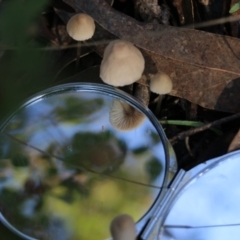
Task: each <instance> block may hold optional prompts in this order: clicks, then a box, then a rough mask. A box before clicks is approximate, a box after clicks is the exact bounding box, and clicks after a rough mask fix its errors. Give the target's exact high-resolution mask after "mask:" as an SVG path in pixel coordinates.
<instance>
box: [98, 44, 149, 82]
mask: <svg viewBox="0 0 240 240" xmlns="http://www.w3.org/2000/svg"><path fill="white" fill-rule="evenodd" d="M144 66H145V61H144V58H143V55H142V53H141V52H140V51H139V50H138V49H137V48H136V47H135V46H134V45H133V44H132V43H130V42H127V41H123V40H115V41H112V42H110V43H109V44H108V46H107V47H106V49H105V51H104V55H103V60H102V63H101V66H100V77H101V79H102V80H103V82H105V83H107V84H109V85H112V86H117V87H118V86H125V85H129V84H132V83H134V82H136V81H137V80H139V79H140V78H141V76H142V73H143V70H144Z"/></svg>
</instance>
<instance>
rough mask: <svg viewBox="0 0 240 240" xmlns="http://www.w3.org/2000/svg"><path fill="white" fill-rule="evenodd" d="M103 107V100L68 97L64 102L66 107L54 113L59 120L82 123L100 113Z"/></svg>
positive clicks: (59, 108) (57, 109)
mask: <svg viewBox="0 0 240 240" xmlns="http://www.w3.org/2000/svg"><path fill="white" fill-rule="evenodd" d="M102 106H103V100H102V99H94V100H88V99H79V98H75V97H68V98H66V99H65V101H64V106H61V107H58V108H56V109H55V110H54V113H55V114H56V115H57V117H58V118H59V120H62V121H69V120H70V121H71V122H72V121H74V122H75V121H77V122H81V121H83V120H84V118H87V117H89V116H90V115H91V114H93V113H94V112H95V111H98V110H99V109H100V108H101V107H102Z"/></svg>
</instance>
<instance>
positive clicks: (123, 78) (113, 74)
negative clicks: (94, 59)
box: [67, 13, 172, 240]
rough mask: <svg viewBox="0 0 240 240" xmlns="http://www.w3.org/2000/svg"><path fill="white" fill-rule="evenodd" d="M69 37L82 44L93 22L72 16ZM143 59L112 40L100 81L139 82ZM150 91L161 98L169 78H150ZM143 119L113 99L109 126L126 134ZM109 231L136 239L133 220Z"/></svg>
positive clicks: (121, 239) (121, 219)
mask: <svg viewBox="0 0 240 240" xmlns="http://www.w3.org/2000/svg"><path fill="white" fill-rule="evenodd" d="M67 32H68V34H69V35H70V36H71V37H72V38H73V39H74V40H76V41H85V40H88V39H90V38H92V36H93V35H94V32H95V23H94V20H93V19H92V17H91V16H89V15H87V14H85V13H79V14H76V15H74V16H73V17H72V18H70V20H69V21H68V23H67ZM144 67H145V60H144V58H143V55H142V53H141V52H140V51H139V49H138V48H136V47H135V46H134V45H133V44H132V43H131V42H128V41H125V40H114V41H111V42H110V43H109V44H108V46H107V47H106V49H105V51H104V55H103V59H102V62H101V66H100V78H101V79H102V81H103V82H104V83H106V84H109V85H112V86H115V87H122V86H125V85H130V84H132V83H134V82H136V81H138V80H139V79H140V78H141V77H142V74H143V71H144ZM149 78H150V80H151V81H150V90H151V91H152V92H154V93H157V94H159V95H164V94H167V93H169V92H171V90H172V80H171V78H170V77H169V76H168V75H167V74H165V73H162V72H159V73H157V74H155V75H150V76H149ZM144 119H145V116H144V115H143V114H142V113H141V112H139V111H138V110H137V109H135V108H134V107H132V106H131V105H129V104H128V103H126V102H122V101H120V100H117V99H115V100H113V104H112V108H111V111H110V123H111V124H112V126H113V127H115V128H116V129H118V130H120V131H129V130H132V129H134V128H136V127H138V126H139V125H140V124H142V122H143V121H144ZM110 232H111V234H112V237H113V239H114V240H134V239H136V229H135V224H134V221H133V219H132V218H131V217H130V216H128V215H126V214H123V215H119V216H117V217H116V218H115V219H113V221H112V223H111V225H110Z"/></svg>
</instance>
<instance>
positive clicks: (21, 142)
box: [3, 133, 163, 189]
mask: <svg viewBox="0 0 240 240" xmlns="http://www.w3.org/2000/svg"><path fill="white" fill-rule="evenodd" d="M3 134H4V135H5V136H7V137H8V138H11V139H12V140H14V141H16V142H18V143H20V144H21V145H24V146H26V147H29V148H32V149H34V150H36V151H37V152H40V153H43V154H45V155H47V156H49V157H53V158H56V159H58V160H60V161H63V162H65V163H67V162H66V161H64V159H63V158H61V157H59V156H56V155H54V154H50V153H48V152H45V151H43V150H41V149H39V148H37V147H34V146H32V145H30V144H28V143H25V142H23V141H22V140H20V139H17V138H15V137H13V136H12V135H11V134H8V133H3ZM67 164H68V163H67ZM68 165H70V166H74V167H76V168H79V169H82V170H84V171H87V172H91V173H94V174H98V175H104V176H107V177H110V178H113V179H117V180H121V181H126V182H130V183H133V184H137V185H141V186H145V187H152V188H157V189H162V188H163V187H158V186H155V185H151V184H146V183H140V182H136V181H134V180H129V179H125V178H121V177H116V176H112V175H109V174H107V173H99V172H96V171H94V170H91V169H89V168H85V167H82V166H80V167H79V166H76V165H73V164H68Z"/></svg>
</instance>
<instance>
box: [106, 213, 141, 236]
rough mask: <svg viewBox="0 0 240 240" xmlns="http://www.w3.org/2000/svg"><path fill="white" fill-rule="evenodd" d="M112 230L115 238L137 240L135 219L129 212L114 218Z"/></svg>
mask: <svg viewBox="0 0 240 240" xmlns="http://www.w3.org/2000/svg"><path fill="white" fill-rule="evenodd" d="M110 232H111V235H112V237H113V239H114V240H135V239H136V236H137V232H136V228H135V224H134V221H133V219H132V217H131V216H129V215H127V214H122V215H119V216H117V217H115V218H114V219H113V220H112V222H111V225H110Z"/></svg>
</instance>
